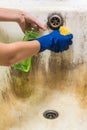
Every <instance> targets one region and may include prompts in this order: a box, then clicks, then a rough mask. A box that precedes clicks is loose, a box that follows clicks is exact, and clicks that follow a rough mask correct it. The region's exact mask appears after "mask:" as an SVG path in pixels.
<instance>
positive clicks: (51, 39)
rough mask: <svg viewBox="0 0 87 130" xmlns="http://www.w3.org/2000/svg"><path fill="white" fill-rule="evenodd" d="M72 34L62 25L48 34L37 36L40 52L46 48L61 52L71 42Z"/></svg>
mask: <svg viewBox="0 0 87 130" xmlns="http://www.w3.org/2000/svg"><path fill="white" fill-rule="evenodd" d="M72 38H73V35H72V34H71V33H70V32H69V30H67V29H66V28H64V27H60V29H59V30H55V31H53V32H51V33H50V34H48V35H45V36H42V37H40V38H37V39H36V40H38V41H39V43H40V45H41V47H40V52H42V51H44V50H46V49H48V50H51V51H53V52H56V53H57V52H62V51H64V50H67V49H68V48H69V46H70V45H71V44H72Z"/></svg>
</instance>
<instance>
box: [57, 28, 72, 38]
mask: <svg viewBox="0 0 87 130" xmlns="http://www.w3.org/2000/svg"><path fill="white" fill-rule="evenodd" d="M59 31H60V34H62V35H64V36H66V35H69V34H71V32H70V31H69V30H68V29H67V28H65V27H63V26H61V27H60V28H59Z"/></svg>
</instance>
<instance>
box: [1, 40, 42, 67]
mask: <svg viewBox="0 0 87 130" xmlns="http://www.w3.org/2000/svg"><path fill="white" fill-rule="evenodd" d="M0 48H1V50H0V65H4V66H10V65H12V64H15V63H18V62H19V61H23V60H25V59H27V58H29V57H32V56H33V55H35V54H36V53H38V52H39V50H40V44H39V42H38V41H36V40H35V41H29V42H15V43H11V44H3V43H0Z"/></svg>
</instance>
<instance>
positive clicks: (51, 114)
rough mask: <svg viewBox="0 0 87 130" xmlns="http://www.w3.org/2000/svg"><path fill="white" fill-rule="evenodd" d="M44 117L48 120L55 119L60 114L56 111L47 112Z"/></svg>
mask: <svg viewBox="0 0 87 130" xmlns="http://www.w3.org/2000/svg"><path fill="white" fill-rule="evenodd" d="M43 116H44V117H45V118H46V119H55V118H57V117H58V116H59V114H58V112H57V111H54V110H47V111H45V112H44V113H43Z"/></svg>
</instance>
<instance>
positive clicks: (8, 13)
mask: <svg viewBox="0 0 87 130" xmlns="http://www.w3.org/2000/svg"><path fill="white" fill-rule="evenodd" d="M21 14H22V11H19V10H15V9H7V8H0V21H12V22H13V21H14V22H18V21H19V19H20V17H21V16H22V15H21Z"/></svg>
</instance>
